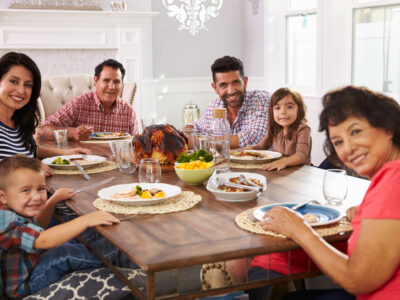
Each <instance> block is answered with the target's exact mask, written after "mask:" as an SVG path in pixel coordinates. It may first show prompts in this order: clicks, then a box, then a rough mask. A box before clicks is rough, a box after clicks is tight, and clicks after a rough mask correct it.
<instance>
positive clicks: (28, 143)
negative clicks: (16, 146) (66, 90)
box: [0, 52, 42, 152]
mask: <svg viewBox="0 0 400 300" xmlns="http://www.w3.org/2000/svg"><path fill="white" fill-rule="evenodd" d="M13 66H24V67H25V68H27V69H28V70H29V71H30V72H31V73H32V75H33V87H32V94H31V98H30V99H29V102H28V103H27V104H26V105H25V106H24V107H22V108H20V109H18V110H16V111H15V112H14V114H13V116H12V119H13V120H14V122H15V126H16V128H18V129H19V130H20V131H21V133H22V141H23V144H24V146H25V147H26V148H27V149H28V150H29V151H30V152H34V150H35V148H36V143H35V140H34V139H33V134H34V133H35V128H36V127H37V126H38V124H39V119H38V114H39V108H38V106H37V99H38V97H39V95H40V88H41V84H42V79H41V75H40V71H39V68H38V67H37V65H36V64H35V62H34V61H33V60H32V59H31V58H30V57H29V56H27V55H26V54H23V53H16V52H8V53H6V54H4V55H3V57H1V58H0V80H2V79H3V76H4V74H6V73H7V72H8V71H9V70H10V69H11V67H13Z"/></svg>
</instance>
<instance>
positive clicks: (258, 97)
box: [188, 56, 271, 148]
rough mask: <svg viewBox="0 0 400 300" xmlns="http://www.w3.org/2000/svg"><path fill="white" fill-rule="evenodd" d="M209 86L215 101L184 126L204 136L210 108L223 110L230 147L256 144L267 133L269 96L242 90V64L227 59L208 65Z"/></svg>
mask: <svg viewBox="0 0 400 300" xmlns="http://www.w3.org/2000/svg"><path fill="white" fill-rule="evenodd" d="M211 71H212V75H213V83H212V84H211V85H212V87H213V88H214V90H215V92H216V93H217V94H218V95H219V99H216V100H214V101H212V102H211V103H210V104H209V105H208V107H207V109H206V111H205V112H204V114H203V115H202V116H201V117H200V118H199V119H198V120H196V121H194V122H193V123H191V124H189V125H188V127H194V128H195V129H196V131H197V132H199V133H202V134H208V133H209V132H208V131H209V129H210V128H211V123H212V120H213V109H214V108H216V107H225V108H226V109H227V113H228V115H227V117H228V121H229V123H230V125H231V138H230V146H231V148H243V147H247V146H250V145H254V144H257V143H258V142H259V141H260V140H261V139H262V138H263V137H264V136H265V134H266V133H267V124H268V122H267V121H268V104H269V100H270V98H271V96H270V95H269V93H267V92H265V91H246V86H247V80H248V78H247V76H244V71H243V63H242V62H241V61H240V60H239V59H237V58H235V57H231V56H224V57H222V58H219V59H217V60H216V61H215V62H214V64H213V65H212V66H211Z"/></svg>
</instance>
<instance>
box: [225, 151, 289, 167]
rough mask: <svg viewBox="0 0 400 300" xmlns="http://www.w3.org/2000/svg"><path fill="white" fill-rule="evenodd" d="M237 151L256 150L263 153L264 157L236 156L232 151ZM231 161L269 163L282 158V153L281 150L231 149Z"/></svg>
mask: <svg viewBox="0 0 400 300" xmlns="http://www.w3.org/2000/svg"><path fill="white" fill-rule="evenodd" d="M236 152H244V153H246V152H256V153H259V154H261V156H262V157H255V156H249V155H248V156H235V155H232V153H236ZM230 153H231V161H232V162H236V163H242V164H248V163H252V164H257V163H267V162H270V161H273V160H275V159H278V158H281V157H282V154H281V153H279V152H274V151H267V150H231V152H230Z"/></svg>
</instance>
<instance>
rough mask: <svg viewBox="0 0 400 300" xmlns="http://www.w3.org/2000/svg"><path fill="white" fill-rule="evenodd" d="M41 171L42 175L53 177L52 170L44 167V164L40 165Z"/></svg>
mask: <svg viewBox="0 0 400 300" xmlns="http://www.w3.org/2000/svg"><path fill="white" fill-rule="evenodd" d="M42 169H43V171H44V175H45V176H46V177H50V176H53V175H54V172H53V170H52V169H51V168H50V167H49V166H48V165H46V164H44V163H42Z"/></svg>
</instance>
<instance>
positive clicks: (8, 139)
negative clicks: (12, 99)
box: [0, 122, 34, 159]
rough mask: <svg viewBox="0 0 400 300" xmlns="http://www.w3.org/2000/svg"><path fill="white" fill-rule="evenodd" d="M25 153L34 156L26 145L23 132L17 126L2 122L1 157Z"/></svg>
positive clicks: (0, 132)
mask: <svg viewBox="0 0 400 300" xmlns="http://www.w3.org/2000/svg"><path fill="white" fill-rule="evenodd" d="M15 154H25V155H26V156H29V157H33V156H34V154H33V153H31V152H29V150H28V149H27V148H26V147H25V146H24V143H23V141H22V132H21V131H20V130H19V129H18V128H17V129H13V128H10V127H8V126H7V125H4V124H3V123H2V122H0V159H3V158H7V157H10V156H13V155H15Z"/></svg>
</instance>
